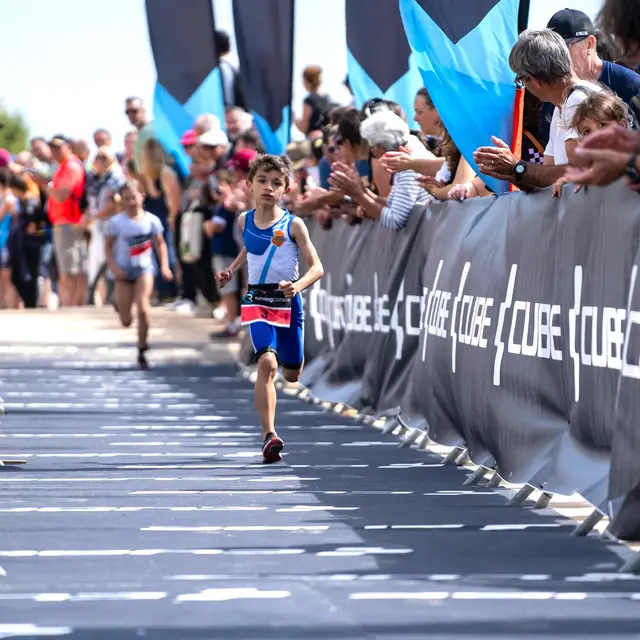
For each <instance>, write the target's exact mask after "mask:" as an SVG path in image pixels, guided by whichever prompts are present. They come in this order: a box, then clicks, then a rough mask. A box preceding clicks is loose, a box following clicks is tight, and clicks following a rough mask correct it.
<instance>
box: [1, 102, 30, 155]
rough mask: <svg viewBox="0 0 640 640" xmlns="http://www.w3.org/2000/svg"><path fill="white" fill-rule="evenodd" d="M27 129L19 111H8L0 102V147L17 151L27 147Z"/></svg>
mask: <svg viewBox="0 0 640 640" xmlns="http://www.w3.org/2000/svg"><path fill="white" fill-rule="evenodd" d="M28 140H29V129H28V128H27V125H26V123H25V121H24V119H23V118H22V116H21V115H20V114H19V113H9V112H8V111H7V110H6V109H5V107H4V106H3V105H2V104H0V149H7V150H9V151H10V152H11V153H14V154H15V153H19V152H20V151H23V150H24V149H26V148H27V142H28Z"/></svg>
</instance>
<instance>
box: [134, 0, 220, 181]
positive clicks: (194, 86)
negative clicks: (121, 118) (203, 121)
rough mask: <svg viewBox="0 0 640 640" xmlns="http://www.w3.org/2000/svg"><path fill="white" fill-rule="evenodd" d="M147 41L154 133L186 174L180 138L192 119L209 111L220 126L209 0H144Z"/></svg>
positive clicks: (218, 95) (186, 166) (185, 155)
mask: <svg viewBox="0 0 640 640" xmlns="http://www.w3.org/2000/svg"><path fill="white" fill-rule="evenodd" d="M146 10H147V23H148V27H149V39H150V41H151V49H152V51H153V58H154V61H155V65H156V72H157V75H158V79H157V83H156V88H155V92H154V103H153V130H154V135H155V137H156V138H158V140H160V142H161V143H162V144H163V146H164V147H165V149H167V151H169V152H170V153H171V154H172V155H173V156H174V157H175V158H176V160H177V162H178V164H179V165H180V169H181V170H182V172H183V173H185V172H186V171H187V169H188V167H189V163H190V161H189V157H188V156H187V154H186V153H185V152H184V149H183V148H182V147H181V146H180V138H181V137H182V134H183V133H184V132H185V131H187V130H188V129H191V128H193V124H194V121H195V119H196V118H197V117H198V116H199V115H201V114H203V113H212V114H214V115H215V116H217V117H218V118H219V119H220V124H221V126H222V127H223V128H224V102H223V96H222V83H221V80H220V70H219V68H218V56H217V52H216V48H215V40H214V31H215V28H214V17H213V6H212V4H211V0H189V2H185V3H184V6H183V5H181V6H180V8H179V9H178V8H177V7H176V2H175V0H146Z"/></svg>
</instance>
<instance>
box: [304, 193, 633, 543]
mask: <svg viewBox="0 0 640 640" xmlns="http://www.w3.org/2000/svg"><path fill="white" fill-rule="evenodd" d="M569 191H570V190H565V193H564V194H563V196H562V198H561V199H560V200H556V199H553V198H551V196H550V193H549V191H544V192H540V193H537V194H532V195H529V194H522V193H515V194H510V195H507V196H503V197H501V198H498V199H494V198H491V199H489V198H487V199H476V200H471V201H467V202H465V203H463V204H460V203H447V204H441V203H439V204H434V205H433V206H430V207H427V208H425V207H424V206H422V207H419V208H417V209H416V211H414V214H413V216H412V218H411V221H410V224H409V225H408V227H407V228H405V229H404V230H402V231H400V232H399V233H393V232H391V231H387V230H385V229H383V228H381V227H380V226H379V225H378V224H377V223H374V222H364V223H363V224H362V225H358V226H353V227H349V226H348V225H347V224H346V223H344V222H342V221H339V220H338V221H334V224H333V227H332V229H330V230H324V229H321V228H320V227H319V226H316V225H315V224H314V223H313V222H312V223H311V224H310V229H311V235H312V238H313V241H314V243H315V244H316V246H317V248H318V251H319V253H320V257H321V259H322V262H323V264H324V267H325V277H324V278H323V280H322V281H321V282H320V283H318V284H317V285H316V286H314V287H313V288H312V289H311V290H309V291H308V292H307V294H306V300H305V308H306V315H307V325H306V337H305V340H306V354H305V357H306V360H307V369H306V371H305V373H304V374H303V383H304V384H306V385H307V386H309V387H310V388H311V389H312V390H313V393H314V394H315V395H316V396H317V397H319V398H322V399H323V400H331V401H336V402H345V403H347V404H349V405H351V406H353V407H355V408H358V409H361V410H363V411H368V412H371V413H376V414H381V413H383V412H393V411H397V410H398V409H400V410H401V411H402V417H403V420H404V421H405V422H408V423H409V424H410V425H411V426H423V425H424V424H425V423H428V425H429V436H430V437H431V438H432V439H433V440H435V441H436V442H440V443H441V444H448V445H460V444H462V445H464V446H465V447H467V448H468V449H469V453H470V456H471V458H472V460H473V461H474V462H476V463H477V464H486V465H488V466H495V467H496V469H497V472H498V473H499V474H500V475H501V476H502V477H503V478H505V479H506V480H508V481H510V482H514V483H524V482H529V483H532V484H535V485H537V486H540V487H544V489H545V491H549V492H558V493H563V494H570V493H573V492H579V493H581V494H582V495H583V496H584V497H585V498H586V499H587V500H589V501H590V502H592V504H594V505H595V506H596V507H598V508H601V509H603V510H606V511H608V512H609V513H610V515H611V516H612V517H613V522H612V527H611V531H612V532H613V533H615V534H616V535H618V536H619V537H622V538H624V539H640V516H638V515H637V514H638V513H640V510H639V509H638V504H639V500H640V495H638V494H640V491H639V490H638V487H637V485H638V481H639V479H640V437H639V436H638V426H637V424H636V420H635V416H636V415H638V411H637V409H636V406H635V404H634V403H637V402H638V400H637V399H636V397H637V395H638V390H639V389H638V385H639V384H640V383H639V382H638V378H640V366H639V363H640V335H639V332H638V326H637V325H639V324H640V293H637V292H636V289H637V288H638V287H636V286H635V274H636V270H637V264H638V239H639V238H640V233H639V232H640V208H639V207H638V206H637V202H638V201H637V194H635V193H634V192H632V191H631V190H629V189H627V188H626V187H625V186H624V184H622V183H620V184H616V185H613V186H611V187H609V188H607V189H592V190H589V192H588V193H586V194H585V193H579V194H572V193H569ZM633 309H638V311H633ZM638 409H640V407H638ZM612 456H613V457H612ZM612 461H613V463H612Z"/></svg>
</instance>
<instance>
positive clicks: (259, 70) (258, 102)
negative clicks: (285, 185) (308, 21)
mask: <svg viewBox="0 0 640 640" xmlns="http://www.w3.org/2000/svg"><path fill="white" fill-rule="evenodd" d="M293 21H294V0H260V2H247V1H246V0H244V1H240V0H233V24H234V30H235V38H236V46H237V48H238V57H239V58H240V72H241V74H242V79H243V82H244V85H245V88H246V91H247V97H248V101H249V104H250V105H251V112H252V114H253V117H254V122H255V126H256V128H257V130H258V133H259V134H260V137H261V138H262V141H263V143H264V145H265V148H266V150H267V152H268V153H284V150H285V149H286V147H287V144H288V142H289V137H290V130H291V91H292V86H293V84H292V83H293V26H294V22H293Z"/></svg>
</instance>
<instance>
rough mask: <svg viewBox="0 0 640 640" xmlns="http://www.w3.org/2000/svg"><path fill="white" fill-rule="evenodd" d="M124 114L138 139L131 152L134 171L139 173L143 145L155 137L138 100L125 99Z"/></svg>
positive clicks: (142, 105) (143, 108) (142, 106)
mask: <svg viewBox="0 0 640 640" xmlns="http://www.w3.org/2000/svg"><path fill="white" fill-rule="evenodd" d="M124 113H125V115H126V116H127V118H128V119H129V122H130V123H131V124H132V125H133V126H134V127H135V128H136V129H137V131H138V139H137V140H136V146H135V148H134V151H133V161H134V163H135V166H136V171H137V172H139V171H140V162H141V158H142V149H143V148H144V143H145V142H146V141H147V140H151V139H152V138H154V137H155V135H154V131H153V122H152V121H150V120H149V119H148V118H147V110H146V109H145V107H144V103H143V102H142V100H141V99H140V98H136V97H132V98H127V99H126V101H125V107H124Z"/></svg>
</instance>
